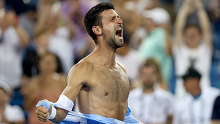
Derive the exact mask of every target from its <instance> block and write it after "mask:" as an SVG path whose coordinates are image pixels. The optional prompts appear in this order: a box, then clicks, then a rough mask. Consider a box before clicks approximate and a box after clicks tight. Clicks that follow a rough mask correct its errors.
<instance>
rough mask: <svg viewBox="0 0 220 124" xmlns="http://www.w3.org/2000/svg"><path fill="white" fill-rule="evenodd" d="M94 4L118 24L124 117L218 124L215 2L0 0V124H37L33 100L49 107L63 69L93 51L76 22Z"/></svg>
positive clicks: (218, 14)
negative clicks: (109, 8) (110, 10)
mask: <svg viewBox="0 0 220 124" xmlns="http://www.w3.org/2000/svg"><path fill="white" fill-rule="evenodd" d="M100 2H111V3H112V4H113V5H114V6H115V11H116V12H117V13H118V14H119V15H120V18H121V19H122V20H123V29H124V31H123V36H124V42H125V44H124V46H123V47H122V48H119V49H117V51H116V60H117V61H119V62H120V63H122V64H123V65H124V66H125V68H126V73H127V76H128V78H129V81H130V85H131V92H130V94H129V98H128V106H129V108H130V109H131V113H132V115H134V116H135V117H136V118H137V119H139V120H140V121H142V122H143V123H145V124H210V123H212V124H219V123H220V96H219V95H220V1H219V0H16V1H14V0H0V123H9V124H12V123H13V124H40V123H42V122H40V121H38V120H37V118H36V114H35V111H36V107H35V106H36V104H37V102H38V101H39V100H43V99H48V100H49V101H51V102H56V101H57V100H58V98H59V95H60V94H61V92H62V91H63V89H64V88H65V86H66V76H67V74H68V71H69V70H70V69H71V67H72V66H73V65H74V64H76V63H77V62H79V61H80V60H81V59H82V58H84V57H85V56H87V55H88V54H89V53H90V52H92V51H93V49H94V48H95V43H94V41H93V40H92V39H91V37H90V36H89V35H88V34H87V33H86V30H85V28H84V25H83V19H84V16H85V14H86V12H87V11H88V10H89V9H90V8H91V7H93V6H94V5H96V4H98V3H100ZM19 6H20V7H19ZM47 123H52V122H47Z"/></svg>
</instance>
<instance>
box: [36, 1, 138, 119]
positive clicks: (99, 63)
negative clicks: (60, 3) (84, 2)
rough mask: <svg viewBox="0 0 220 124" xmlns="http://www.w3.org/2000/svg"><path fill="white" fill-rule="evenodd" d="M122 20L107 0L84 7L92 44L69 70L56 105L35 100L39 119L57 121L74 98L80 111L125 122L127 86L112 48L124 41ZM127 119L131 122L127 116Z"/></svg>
mask: <svg viewBox="0 0 220 124" xmlns="http://www.w3.org/2000/svg"><path fill="white" fill-rule="evenodd" d="M122 24H123V21H122V20H121V19H120V17H119V15H118V14H117V13H116V12H115V11H114V6H113V5H112V4H110V3H100V4H98V5H96V6H95V7H93V8H92V9H90V10H89V11H88V13H87V14H86V16H85V20H84V25H85V27H86V30H87V32H88V34H89V35H90V36H91V37H92V38H93V40H94V41H95V43H96V48H95V50H94V51H93V52H92V53H91V54H90V55H88V56H87V57H85V58H84V59H83V60H81V61H80V62H79V63H77V64H76V65H75V66H74V67H73V68H72V69H71V70H70V72H69V74H68V79H67V87H66V88H65V89H64V91H63V93H62V94H61V96H60V98H59V100H58V101H57V102H56V103H55V104H56V105H55V106H56V107H54V106H53V105H54V104H53V103H49V102H47V103H46V102H45V101H43V102H42V101H40V102H42V103H40V102H39V103H38V105H37V107H38V109H37V111H36V112H37V115H38V119H39V120H41V121H47V120H48V117H49V119H50V120H52V121H54V122H61V121H62V120H63V119H64V118H65V117H66V116H67V114H68V112H69V111H71V110H72V107H73V101H75V99H77V103H78V108H79V112H80V113H83V114H95V115H100V116H103V117H105V118H114V119H117V120H120V121H125V122H126V119H127V117H126V116H127V115H128V114H129V113H130V111H129V109H128V102H127V98H128V94H129V91H130V86H129V81H128V78H127V76H126V73H125V69H124V67H123V66H122V65H121V64H120V63H117V62H116V61H115V51H116V49H117V48H119V47H122V46H123V44H124V41H123V37H122V34H123V30H122V26H123V25H122ZM46 108H48V109H49V110H48V109H46ZM54 111H56V112H54ZM126 113H128V114H126ZM132 119H133V120H135V121H133V122H136V123H138V121H137V120H136V119H134V118H133V117H132ZM128 120H129V121H130V122H132V121H131V118H130V119H128ZM126 123H127V122H126Z"/></svg>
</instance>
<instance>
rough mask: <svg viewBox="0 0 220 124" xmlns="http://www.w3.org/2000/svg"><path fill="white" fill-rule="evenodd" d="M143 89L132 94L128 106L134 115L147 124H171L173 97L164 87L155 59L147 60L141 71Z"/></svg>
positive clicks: (133, 91) (138, 89) (135, 90)
mask: <svg viewBox="0 0 220 124" xmlns="http://www.w3.org/2000/svg"><path fill="white" fill-rule="evenodd" d="M140 73H141V74H140V78H141V79H140V80H141V87H139V88H137V89H134V90H132V91H131V92H130V95H129V97H128V106H129V107H130V109H131V112H132V115H133V116H135V117H136V118H137V119H138V120H140V121H141V122H143V123H146V124H152V123H153V124H155V123H166V124H171V122H172V116H173V96H172V94H171V93H169V92H168V91H166V90H163V89H161V88H160V87H163V79H162V76H161V73H160V66H159V64H158V62H157V61H156V60H155V59H147V60H146V61H145V63H144V65H143V66H142V67H141V70H140Z"/></svg>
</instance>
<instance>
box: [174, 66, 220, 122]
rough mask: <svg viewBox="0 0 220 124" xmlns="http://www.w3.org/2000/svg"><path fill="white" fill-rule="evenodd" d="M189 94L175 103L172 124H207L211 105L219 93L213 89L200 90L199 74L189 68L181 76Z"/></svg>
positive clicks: (209, 118)
mask: <svg viewBox="0 0 220 124" xmlns="http://www.w3.org/2000/svg"><path fill="white" fill-rule="evenodd" d="M182 79H183V81H184V87H185V89H186V91H187V92H188V93H189V94H186V95H185V96H183V97H180V98H179V99H177V101H176V103H175V112H174V124H189V123H190V124H209V123H211V114H212V108H213V103H214V100H215V98H216V97H217V95H219V93H220V91H219V90H218V89H215V88H211V87H209V88H203V89H201V86H200V85H201V80H200V79H201V74H200V73H199V72H198V71H197V70H196V69H194V67H192V66H190V67H189V68H188V70H187V71H186V73H185V74H184V75H183V76H182Z"/></svg>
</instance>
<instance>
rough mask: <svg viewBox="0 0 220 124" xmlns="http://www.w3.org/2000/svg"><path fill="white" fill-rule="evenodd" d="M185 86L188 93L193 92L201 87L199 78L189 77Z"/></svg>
mask: <svg viewBox="0 0 220 124" xmlns="http://www.w3.org/2000/svg"><path fill="white" fill-rule="evenodd" d="M184 87H185V89H186V91H187V92H188V93H190V94H191V93H192V92H193V91H194V90H195V89H196V88H199V79H198V78H188V79H186V80H185V81H184Z"/></svg>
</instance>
